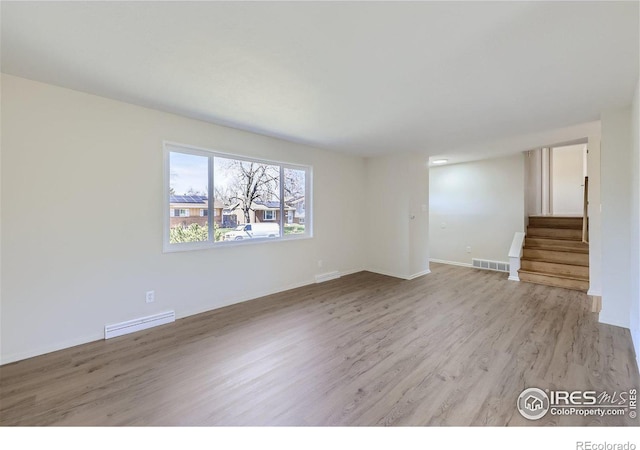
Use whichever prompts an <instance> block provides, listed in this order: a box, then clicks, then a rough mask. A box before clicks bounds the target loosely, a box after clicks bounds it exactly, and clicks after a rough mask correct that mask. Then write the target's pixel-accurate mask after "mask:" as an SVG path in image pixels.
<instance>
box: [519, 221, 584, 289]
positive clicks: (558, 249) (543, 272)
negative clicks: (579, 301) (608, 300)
mask: <svg viewBox="0 0 640 450" xmlns="http://www.w3.org/2000/svg"><path fill="white" fill-rule="evenodd" d="M518 277H519V278H520V281H526V282H529V283H537V284H546V285H548V286H556V287H561V288H565V289H573V290H577V291H584V292H586V291H587V290H588V289H589V244H586V243H584V242H582V217H557V216H532V217H529V226H528V227H527V236H526V238H525V244H524V249H523V254H522V258H521V259H520V270H519V271H518Z"/></svg>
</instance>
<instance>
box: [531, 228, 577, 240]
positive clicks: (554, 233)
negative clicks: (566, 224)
mask: <svg viewBox="0 0 640 450" xmlns="http://www.w3.org/2000/svg"><path fill="white" fill-rule="evenodd" d="M527 237H530V238H536V239H544V238H549V239H561V240H568V241H578V242H582V231H581V230H573V229H570V228H547V227H531V226H530V227H527Z"/></svg>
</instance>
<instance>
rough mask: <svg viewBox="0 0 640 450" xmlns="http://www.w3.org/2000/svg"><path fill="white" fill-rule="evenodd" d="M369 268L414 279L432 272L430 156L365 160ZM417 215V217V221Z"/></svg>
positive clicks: (393, 156)
mask: <svg viewBox="0 0 640 450" xmlns="http://www.w3.org/2000/svg"><path fill="white" fill-rule="evenodd" d="M365 164H366V180H367V181H366V202H365V204H366V211H367V213H366V217H367V220H366V221H365V222H363V223H361V224H360V225H359V226H357V228H360V229H362V230H364V231H365V232H366V239H367V240H366V242H367V258H366V264H365V267H366V268H367V269H368V270H370V271H372V272H377V273H382V274H386V275H391V276H395V277H399V278H405V279H411V278H414V277H416V276H420V275H423V274H425V273H428V271H429V256H428V242H429V237H428V233H429V216H428V203H429V172H428V166H427V158H426V157H424V156H419V155H392V156H384V157H375V158H367V159H366V162H365ZM412 217H413V218H412Z"/></svg>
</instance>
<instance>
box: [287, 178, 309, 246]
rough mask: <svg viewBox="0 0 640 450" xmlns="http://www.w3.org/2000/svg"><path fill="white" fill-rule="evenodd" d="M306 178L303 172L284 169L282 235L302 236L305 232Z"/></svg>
mask: <svg viewBox="0 0 640 450" xmlns="http://www.w3.org/2000/svg"><path fill="white" fill-rule="evenodd" d="M305 191H306V177H305V171H304V170H298V169H288V168H285V169H284V207H285V217H286V220H285V221H284V234H285V235H287V234H302V233H304V230H305V225H304V222H305V212H306V211H305V208H306V192H305Z"/></svg>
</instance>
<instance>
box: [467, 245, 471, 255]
mask: <svg viewBox="0 0 640 450" xmlns="http://www.w3.org/2000/svg"><path fill="white" fill-rule="evenodd" d="M467 253H471V246H470V245H468V246H467Z"/></svg>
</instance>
